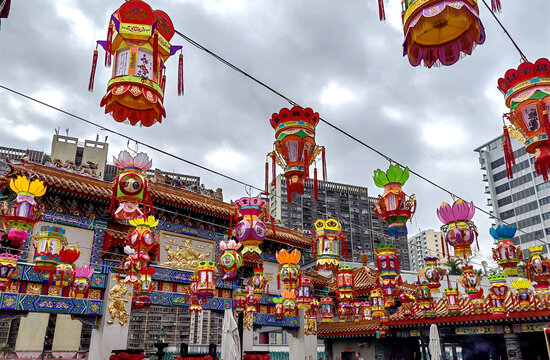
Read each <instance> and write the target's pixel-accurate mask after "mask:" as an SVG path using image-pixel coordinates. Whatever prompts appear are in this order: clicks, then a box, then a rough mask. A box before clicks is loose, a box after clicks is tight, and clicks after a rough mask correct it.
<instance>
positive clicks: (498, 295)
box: [489, 274, 508, 318]
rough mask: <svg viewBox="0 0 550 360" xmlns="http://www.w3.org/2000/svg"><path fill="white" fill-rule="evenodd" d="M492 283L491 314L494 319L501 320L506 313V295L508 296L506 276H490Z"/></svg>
mask: <svg viewBox="0 0 550 360" xmlns="http://www.w3.org/2000/svg"><path fill="white" fill-rule="evenodd" d="M489 281H490V282H491V294H490V297H491V312H492V313H493V317H495V318H501V317H504V316H505V312H506V303H505V300H506V295H507V294H508V285H506V275H504V274H496V275H491V276H489Z"/></svg>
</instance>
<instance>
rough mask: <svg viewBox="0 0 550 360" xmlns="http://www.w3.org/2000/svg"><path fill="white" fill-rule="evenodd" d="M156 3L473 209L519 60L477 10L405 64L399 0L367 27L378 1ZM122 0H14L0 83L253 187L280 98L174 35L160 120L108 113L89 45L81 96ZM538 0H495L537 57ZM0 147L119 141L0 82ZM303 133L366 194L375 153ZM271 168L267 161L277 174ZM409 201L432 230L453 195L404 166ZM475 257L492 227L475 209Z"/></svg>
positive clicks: (105, 76) (323, 132) (336, 177)
mask: <svg viewBox="0 0 550 360" xmlns="http://www.w3.org/2000/svg"><path fill="white" fill-rule="evenodd" d="M148 3H149V4H150V5H151V6H152V7H153V8H155V9H156V8H160V9H162V10H164V11H166V12H167V13H168V14H169V15H170V16H171V18H172V21H173V22H174V24H175V26H176V28H177V29H178V30H179V31H181V32H183V33H184V34H186V35H187V36H189V37H191V38H192V39H194V40H196V41H197V42H199V43H201V44H202V45H204V46H206V47H207V48H209V49H211V50H212V51H214V52H216V53H218V54H219V55H220V56H222V57H224V58H226V59H227V60H229V61H231V62H232V63H234V64H235V65H237V66H239V67H241V68H242V69H244V70H246V71H248V72H249V73H251V74H253V75H255V76H256V77H257V78H259V79H260V80H262V81H264V82H266V83H267V84H269V85H270V86H272V87H273V88H275V89H277V90H279V91H280V92H282V93H284V94H285V95H287V96H288V97H290V98H291V99H293V100H295V101H296V102H298V103H300V104H302V105H304V106H309V107H311V108H313V109H314V110H315V111H318V112H319V113H320V114H321V116H322V117H323V118H325V119H327V120H328V121H330V122H332V123H333V124H335V125H337V126H339V127H341V128H343V129H344V130H346V131H348V132H350V133H351V134H353V135H354V136H357V137H358V138H360V139H361V140H363V141H365V142H366V143H368V144H370V145H372V146H374V147H375V148H377V149H379V150H381V151H382V152H384V153H386V154H387V155H389V156H391V157H393V158H394V159H395V160H397V161H399V162H400V163H404V164H406V165H408V166H409V167H410V168H411V169H414V170H416V171H417V172H419V173H421V174H423V175H425V176H426V177H428V178H430V179H432V180H434V181H436V182H437V183H439V184H440V185H442V186H444V187H446V188H448V189H450V190H452V191H453V192H455V193H457V194H459V195H460V196H462V197H463V198H465V199H469V200H473V201H474V202H475V203H476V205H478V206H481V207H483V208H484V209H486V210H489V208H488V207H487V206H486V197H485V194H484V193H483V192H484V186H485V183H483V182H482V181H481V178H482V171H481V170H480V169H479V163H478V159H477V154H476V153H474V152H473V151H472V150H473V149H474V148H475V147H477V146H479V145H481V144H483V143H485V142H486V141H489V140H491V139H493V138H494V137H496V136H498V135H499V134H500V133H501V129H502V125H501V120H500V119H501V115H502V113H503V112H504V111H506V107H505V106H504V101H503V99H502V96H501V95H500V93H499V92H498V90H497V88H496V81H497V79H498V78H499V77H500V76H502V75H503V74H504V72H505V71H506V70H507V69H509V68H511V67H517V66H518V65H519V61H520V57H519V55H518V53H517V52H516V50H515V49H514V48H513V46H512V44H511V43H510V42H509V40H508V39H507V38H506V37H505V36H504V34H503V32H502V30H501V29H500V28H499V27H498V25H497V24H496V22H495V20H494V19H493V18H492V17H491V15H490V14H489V13H488V12H487V9H485V8H484V7H483V6H482V5H481V6H480V10H481V19H482V21H483V24H484V26H485V30H486V34H487V40H486V42H485V44H483V45H481V46H478V47H477V48H476V50H475V51H474V53H473V55H472V56H468V57H466V58H464V59H462V60H461V61H459V62H458V63H456V64H455V65H453V66H451V67H442V68H432V69H426V68H424V67H416V68H414V67H412V66H410V65H409V63H408V60H407V59H406V58H404V57H402V56H401V54H402V42H403V34H402V29H401V20H400V2H399V1H396V0H392V1H391V2H388V1H386V3H387V6H388V7H387V8H386V13H387V17H388V21H386V22H385V23H381V22H379V21H378V9H377V2H376V1H375V0H364V1H346V2H342V1H334V0H332V1H329V0H318V1H308V0H299V1H290V0H283V1H273V0H265V1H257V0H238V1H237V0H218V1H216V0H208V1H204V0H172V1H168V0H167V1H153V0H151V1H148ZM121 4H122V1H119V2H117V1H107V0H96V1H78V2H77V1H69V0H62V1H61V0H60V1H57V0H56V1H54V0H48V1H46V0H25V1H12V7H11V12H10V17H9V18H8V19H6V20H3V21H2V29H1V31H0V69H2V70H1V72H0V84H2V85H4V86H7V87H10V88H13V89H15V90H18V91H21V92H23V93H25V94H29V95H32V96H35V97H36V98H38V99H40V100H42V101H45V102H47V103H50V104H52V105H55V106H59V107H61V108H63V109H64V110H67V111H69V112H72V113H75V114H77V115H80V116H82V117H85V118H87V119H89V120H92V121H94V122H97V123H99V124H101V125H104V126H106V127H109V128H112V129H115V130H117V131H122V132H124V133H126V134H127V135H129V136H132V137H135V138H136V139H139V140H141V141H144V142H146V143H149V144H152V145H155V146H158V147H160V148H162V149H164V150H166V151H170V152H172V153H174V154H176V155H179V156H182V157H184V158H186V159H188V160H191V161H194V162H197V163H199V164H202V165H205V166H208V167H212V168H213V169H215V170H217V171H221V172H223V173H226V174H228V175H230V176H234V177H236V178H238V179H240V180H243V181H245V182H247V183H251V184H253V185H255V186H258V187H260V188H261V187H263V183H264V180H263V176H264V162H265V154H266V153H267V152H269V151H270V150H271V148H272V143H273V140H274V132H273V129H272V128H271V127H270V125H269V121H268V120H269V118H270V116H271V114H272V113H273V112H278V111H279V109H280V108H282V107H289V104H287V103H285V102H284V100H282V99H281V98H279V97H277V96H275V95H274V94H272V93H270V92H268V91H267V90H266V89H264V88H262V87H260V86H259V85H257V84H255V83H254V82H252V81H250V80H249V79H247V78H245V77H244V76H242V75H240V74H238V73H237V72H235V71H232V70H230V69H229V68H228V67H226V66H225V65H223V64H221V63H220V62H218V61H216V60H214V59H213V58H212V57H210V56H209V55H207V54H206V53H204V52H202V51H200V50H198V49H196V48H194V47H193V46H191V45H190V44H188V43H186V42H185V41H184V40H183V39H181V38H179V37H178V36H177V35H176V36H175V37H174V38H173V40H172V43H173V44H181V45H184V73H185V75H184V78H185V96H184V97H178V96H177V92H176V85H177V57H174V58H172V59H170V60H169V61H168V63H167V68H168V76H167V85H166V93H167V95H166V97H165V107H166V112H167V118H166V119H164V121H163V123H162V124H157V125H155V126H153V127H151V128H140V127H131V126H128V125H124V124H119V123H116V122H115V121H114V120H113V119H112V118H111V117H110V116H108V115H105V114H104V109H103V108H100V107H99V102H100V100H101V98H102V96H103V95H104V92H105V90H106V83H107V81H108V80H109V77H110V69H105V68H104V67H103V66H102V59H103V55H104V53H103V51H102V50H100V55H99V61H98V68H97V71H96V81H95V90H94V92H93V93H89V92H88V91H87V85H88V79H89V74H90V67H91V58H92V52H93V49H94V48H95V40H98V39H104V38H105V37H106V30H107V22H108V19H109V16H110V14H111V13H112V12H113V11H114V10H115V9H116V7H117V6H120V5H121ZM549 10H550V4H549V3H548V1H547V0H530V1H529V2H528V6H526V2H524V1H510V0H503V13H502V14H501V15H499V18H500V20H501V21H502V22H503V23H504V24H505V25H506V26H507V28H508V30H509V32H510V33H511V34H512V36H514V38H515V40H516V41H517V43H518V44H519V46H520V47H521V48H522V50H523V51H524V53H525V54H526V55H527V57H528V58H529V60H531V61H535V60H536V59H538V58H540V57H548V56H550V54H549V53H548V49H549V48H550V33H549V32H550V30H549V28H548V27H547V26H546V25H545V24H546V14H548V12H549ZM0 109H2V111H0V125H1V126H2V129H3V131H2V133H1V135H0V143H1V144H2V145H5V146H10V147H21V148H27V147H30V148H38V149H42V150H45V151H46V152H49V151H50V143H51V136H52V135H53V133H54V129H55V128H57V127H60V128H61V129H62V132H63V131H64V129H66V128H69V129H70V135H72V136H77V137H79V138H81V139H84V138H95V136H96V134H99V135H100V137H101V138H103V137H104V136H105V135H109V143H110V145H111V153H110V156H109V159H110V158H111V157H112V155H116V154H117V153H118V151H119V150H122V149H123V148H124V147H125V145H126V141H125V140H124V139H122V138H119V137H117V136H115V135H112V134H109V133H107V132H104V131H100V130H98V129H96V128H93V127H90V126H89V125H86V124H83V123H81V122H79V121H77V120H75V119H72V118H70V117H67V116H65V115H63V114H61V113H57V112H55V111H52V110H49V109H46V108H44V107H42V106H39V105H36V104H32V103H30V102H28V101H27V100H25V99H23V98H21V97H17V96H16V95H13V94H10V93H8V92H6V91H0ZM317 143H318V144H321V145H324V146H326V148H327V164H328V176H329V180H330V181H336V182H342V183H347V184H354V185H362V186H367V187H368V188H369V192H370V195H373V196H376V195H377V194H379V193H381V190H380V189H378V188H376V187H375V186H374V183H373V180H372V174H373V172H374V170H375V169H376V168H379V167H380V168H382V169H384V170H385V169H386V168H387V166H388V162H387V161H385V160H384V159H382V158H381V157H379V156H378V155H376V154H374V153H372V152H370V151H369V150H367V149H366V148H364V147H362V146H360V145H359V144H357V143H355V142H353V141H351V140H350V139H348V138H346V137H344V136H342V135H341V134H339V133H337V132H336V131H334V130H332V129H331V128H329V127H328V126H327V125H325V124H322V123H321V124H320V125H319V126H318V128H317ZM140 150H142V151H146V152H147V153H148V154H149V155H150V156H151V157H152V158H153V165H154V167H159V168H161V169H165V170H169V171H178V172H182V173H189V174H193V175H198V176H200V177H201V180H202V182H203V183H204V184H205V185H206V186H207V187H209V188H216V187H221V188H223V190H224V196H225V199H226V200H227V201H228V200H230V199H236V198H239V197H241V196H242V195H244V194H245V189H244V186H242V185H239V184H237V183H234V182H231V181H228V180H226V179H224V178H221V177H218V176H216V175H212V174H210V173H207V172H204V171H202V170H199V169H197V168H194V167H192V166H189V165H187V164H184V163H181V162H178V161H176V160H174V159H172V158H169V157H167V156H165V155H162V154H159V153H155V152H153V151H151V150H148V149H144V148H140ZM278 171H279V173H280V172H281V170H280V169H279V170H278ZM405 191H406V192H407V193H409V194H410V193H415V194H416V197H417V200H418V209H417V213H416V216H415V218H414V220H413V221H412V223H410V224H409V225H408V228H409V233H410V234H413V233H416V232H417V230H418V229H427V228H435V229H437V228H439V226H440V225H441V224H440V222H439V220H438V219H437V217H436V215H435V210H436V208H437V207H438V206H439V204H440V203H441V202H442V201H447V202H451V201H452V199H451V198H450V197H449V196H448V195H446V194H445V193H443V192H442V191H440V190H438V189H436V188H434V187H433V186H431V185H429V184H427V183H425V182H424V181H422V180H420V179H418V178H416V177H414V176H411V178H410V180H409V181H408V182H407V184H406V185H405ZM474 220H475V222H476V223H477V224H478V227H479V232H480V244H481V246H482V250H483V253H484V255H485V256H488V255H489V254H490V247H491V244H492V240H491V238H490V235H489V233H488V227H489V226H490V224H491V221H490V220H489V219H488V217H487V216H486V215H485V214H483V213H481V212H478V214H476V217H475V218H474Z"/></svg>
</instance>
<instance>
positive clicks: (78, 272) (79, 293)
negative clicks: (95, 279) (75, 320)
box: [72, 266, 94, 299]
mask: <svg viewBox="0 0 550 360" xmlns="http://www.w3.org/2000/svg"><path fill="white" fill-rule="evenodd" d="M93 275H94V268H90V267H87V266H83V267H79V266H77V267H76V268H75V269H74V281H73V294H72V297H74V298H76V299H85V298H87V297H88V290H89V289H90V281H91V280H92V276H93Z"/></svg>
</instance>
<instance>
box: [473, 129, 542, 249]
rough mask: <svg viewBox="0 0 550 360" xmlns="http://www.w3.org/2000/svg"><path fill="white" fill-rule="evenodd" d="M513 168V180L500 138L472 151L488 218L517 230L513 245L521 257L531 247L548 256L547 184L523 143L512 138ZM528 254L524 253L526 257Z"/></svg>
mask: <svg viewBox="0 0 550 360" xmlns="http://www.w3.org/2000/svg"><path fill="white" fill-rule="evenodd" d="M512 148H513V150H514V156H515V159H516V165H515V166H513V167H512V170H513V175H514V177H513V179H508V178H507V176H506V165H505V160H504V149H503V147H502V136H499V137H497V138H495V139H493V140H491V141H489V142H487V143H485V144H483V145H481V146H479V147H478V148H476V149H474V151H476V152H478V153H479V164H480V166H481V170H483V171H484V174H483V181H484V182H486V183H487V184H486V185H485V194H487V195H488V198H487V206H492V207H493V210H492V211H491V214H492V215H493V216H494V217H495V220H494V224H497V223H498V222H499V220H498V219H501V220H503V221H505V222H506V223H508V224H514V225H516V227H517V228H518V231H517V232H516V236H515V238H514V243H515V244H516V245H520V246H521V249H522V250H523V251H524V255H528V250H529V247H530V246H534V245H543V246H544V251H545V252H546V253H548V245H545V243H547V242H548V240H549V235H550V182H544V180H543V178H542V176H540V175H539V174H537V173H536V172H535V167H534V163H535V156H534V155H533V154H528V153H527V152H526V151H525V147H524V145H523V144H522V143H520V142H519V141H517V140H515V139H514V138H512ZM525 252H527V253H525Z"/></svg>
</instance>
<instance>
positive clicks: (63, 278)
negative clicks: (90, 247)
mask: <svg viewBox="0 0 550 360" xmlns="http://www.w3.org/2000/svg"><path fill="white" fill-rule="evenodd" d="M79 257H80V249H79V248H78V245H67V246H66V247H65V248H64V249H63V250H62V251H61V262H60V263H59V264H58V265H57V267H56V269H55V275H54V277H53V281H54V283H55V285H59V286H62V287H68V286H72V284H73V279H74V268H75V265H74V262H75V261H76V260H78V258H79Z"/></svg>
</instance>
